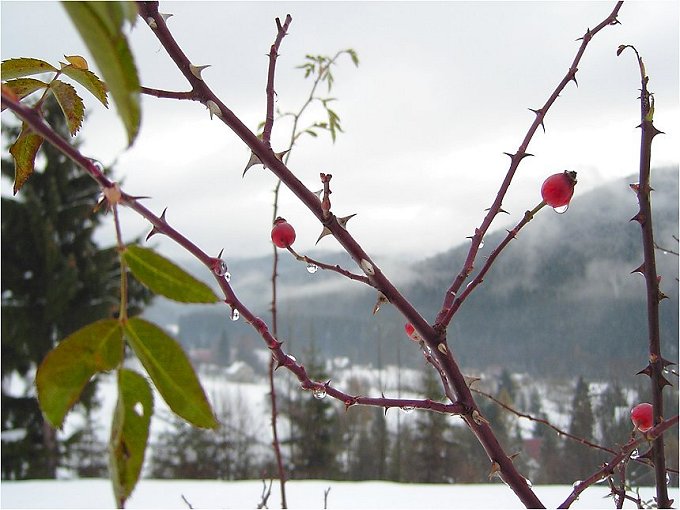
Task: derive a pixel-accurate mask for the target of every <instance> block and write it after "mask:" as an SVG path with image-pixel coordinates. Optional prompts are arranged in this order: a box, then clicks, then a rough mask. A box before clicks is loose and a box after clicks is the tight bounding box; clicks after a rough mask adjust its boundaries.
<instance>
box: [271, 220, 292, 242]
mask: <svg viewBox="0 0 680 510" xmlns="http://www.w3.org/2000/svg"><path fill="white" fill-rule="evenodd" d="M272 242H273V243H274V244H275V245H276V246H278V247H279V248H289V247H290V245H291V244H293V243H294V242H295V229H294V228H293V226H292V225H291V224H290V223H288V222H287V221H286V220H284V219H283V218H281V217H278V218H276V219H275V220H274V226H273V227H272Z"/></svg>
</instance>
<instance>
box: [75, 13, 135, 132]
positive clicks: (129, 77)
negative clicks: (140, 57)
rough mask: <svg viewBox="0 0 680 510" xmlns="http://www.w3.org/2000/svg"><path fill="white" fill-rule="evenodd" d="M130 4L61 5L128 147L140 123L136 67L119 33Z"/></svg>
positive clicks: (126, 43) (124, 40) (128, 48)
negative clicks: (92, 64)
mask: <svg viewBox="0 0 680 510" xmlns="http://www.w3.org/2000/svg"><path fill="white" fill-rule="evenodd" d="M128 3H130V2H62V6H63V7H64V9H65V10H66V12H67V13H68V15H69V17H70V18H71V21H73V24H74V25H75V26H76V29H77V30H78V32H79V33H80V36H81V37H82V39H83V41H84V42H85V44H86V45H87V48H88V49H89V50H90V53H91V54H92V56H93V57H94V59H95V61H96V63H97V66H98V67H99V69H100V71H101V73H102V77H103V78H104V81H105V82H106V86H107V87H108V89H109V91H110V92H111V96H112V97H113V101H114V103H115V104H116V109H117V110H118V115H119V116H120V118H121V119H122V121H123V124H124V126H125V129H126V131H127V135H128V145H132V144H133V143H134V141H135V138H136V137H137V133H138V132H139V125H140V122H141V110H140V84H139V76H138V74H137V67H136V66H135V62H134V59H133V56H132V52H131V51H130V46H129V45H128V41H127V37H126V36H125V34H124V33H123V30H122V29H123V23H124V21H125V20H126V19H128V18H129V17H130V6H129V5H127V6H126V5H123V4H128Z"/></svg>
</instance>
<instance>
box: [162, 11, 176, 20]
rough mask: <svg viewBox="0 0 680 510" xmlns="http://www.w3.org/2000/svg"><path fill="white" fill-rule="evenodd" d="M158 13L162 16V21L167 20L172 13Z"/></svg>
mask: <svg viewBox="0 0 680 510" xmlns="http://www.w3.org/2000/svg"><path fill="white" fill-rule="evenodd" d="M158 15H159V16H160V17H161V18H163V21H168V18H172V17H173V16H174V14H172V13H169V12H167V13H166V12H159V13H158Z"/></svg>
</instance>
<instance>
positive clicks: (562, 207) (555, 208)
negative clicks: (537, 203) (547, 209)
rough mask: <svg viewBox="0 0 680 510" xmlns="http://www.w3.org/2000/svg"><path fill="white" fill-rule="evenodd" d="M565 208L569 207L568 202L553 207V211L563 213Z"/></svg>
mask: <svg viewBox="0 0 680 510" xmlns="http://www.w3.org/2000/svg"><path fill="white" fill-rule="evenodd" d="M567 209H569V204H566V205H563V206H560V207H553V211H555V212H556V213H557V214H564V213H565V212H567Z"/></svg>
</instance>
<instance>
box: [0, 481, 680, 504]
mask: <svg viewBox="0 0 680 510" xmlns="http://www.w3.org/2000/svg"><path fill="white" fill-rule="evenodd" d="M262 488H263V485H262V481H261V480H249V481H241V482H215V481H189V480H142V481H141V482H140V483H139V485H138V487H137V489H136V490H135V492H134V493H133V494H132V497H131V498H130V500H129V501H128V504H127V505H126V507H127V508H179V509H188V508H189V506H188V504H187V502H188V503H189V504H191V506H192V507H193V508H257V505H258V503H260V501H261V495H262ZM328 488H330V492H328V497H327V508H329V509H333V508H376V509H377V508H384V509H390V510H392V509H398V508H403V509H406V508H428V509H436V508H449V509H451V508H524V507H523V505H522V504H521V503H520V502H519V500H518V499H517V497H516V496H515V495H514V494H513V493H512V491H511V490H510V489H509V488H508V487H506V486H505V485H503V484H486V485H436V484H399V483H392V482H374V481H371V482H337V481H325V480H309V481H291V482H288V483H287V485H286V493H287V500H288V507H289V508H324V492H325V491H326V490H328ZM0 489H1V490H2V499H1V504H0V506H2V508H3V509H10V508H17V509H18V508H72V509H77V508H115V503H114V500H113V494H112V492H111V484H110V482H109V481H108V480H91V479H90V480H59V481H25V482H5V481H3V482H2V484H1V485H0ZM534 489H535V491H536V494H537V495H538V497H539V498H540V499H541V500H542V501H543V503H544V504H545V505H546V506H547V507H548V508H556V507H557V506H558V505H559V504H560V503H561V502H562V501H564V499H566V497H567V496H568V495H569V493H570V492H571V487H569V486H558V485H544V486H537V487H535V488H534ZM608 492H609V491H608V489H607V488H606V487H604V486H602V485H598V486H595V487H591V488H589V489H588V490H586V491H585V492H584V493H583V494H582V495H581V497H580V499H579V500H578V501H576V502H575V503H574V504H573V505H572V507H571V508H615V507H614V505H613V501H612V500H611V499H609V498H606V497H605V496H606V494H607V493H608ZM641 495H642V497H643V499H651V498H652V496H653V489H652V488H644V489H643V490H642V491H641ZM182 496H184V498H186V502H185V501H184V500H183V499H182ZM671 497H672V498H675V500H676V501H678V490H677V488H675V489H674V490H672V491H671ZM267 506H268V508H281V502H280V498H279V492H278V486H277V485H276V484H274V485H273V486H272V492H271V497H270V498H269V500H268V502H267ZM624 508H635V505H633V504H632V503H630V502H627V503H626V505H625V507H624Z"/></svg>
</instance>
